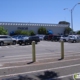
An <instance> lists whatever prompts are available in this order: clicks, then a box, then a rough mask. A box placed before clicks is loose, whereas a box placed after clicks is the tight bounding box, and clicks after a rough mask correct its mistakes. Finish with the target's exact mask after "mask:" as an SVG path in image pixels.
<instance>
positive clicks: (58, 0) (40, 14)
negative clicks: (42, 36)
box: [0, 0, 80, 31]
mask: <svg viewBox="0 0 80 80" xmlns="http://www.w3.org/2000/svg"><path fill="white" fill-rule="evenodd" d="M79 2H80V0H0V22H32V23H53V24H58V22H59V21H68V22H71V12H70V9H72V8H73V6H74V5H75V4H77V3H79ZM64 8H68V9H66V10H64ZM73 29H74V30H75V31H76V30H80V5H77V6H76V7H75V9H74V11H73Z"/></svg>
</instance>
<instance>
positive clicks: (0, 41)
mask: <svg viewBox="0 0 80 80" xmlns="http://www.w3.org/2000/svg"><path fill="white" fill-rule="evenodd" d="M4 44H13V45H16V40H15V39H13V38H12V37H11V36H9V35H0V46H3V45H4Z"/></svg>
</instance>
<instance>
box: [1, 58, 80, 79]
mask: <svg viewBox="0 0 80 80" xmlns="http://www.w3.org/2000/svg"><path fill="white" fill-rule="evenodd" d="M75 73H80V59H75V60H64V61H58V62H46V63H40V64H32V65H25V66H14V67H2V68H0V80H1V79H7V78H14V77H15V78H21V77H22V78H23V79H20V80H73V74H75ZM10 80H13V79H10ZM16 80H19V79H16Z"/></svg>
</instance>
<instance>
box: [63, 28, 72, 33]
mask: <svg viewBox="0 0 80 80" xmlns="http://www.w3.org/2000/svg"><path fill="white" fill-rule="evenodd" d="M71 31H72V29H71V28H70V27H67V28H65V30H64V34H69V33H70V32H71Z"/></svg>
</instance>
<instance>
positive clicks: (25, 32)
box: [21, 30, 30, 36]
mask: <svg viewBox="0 0 80 80" xmlns="http://www.w3.org/2000/svg"><path fill="white" fill-rule="evenodd" d="M21 35H27V36H29V35H30V34H29V31H27V30H26V31H21Z"/></svg>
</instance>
